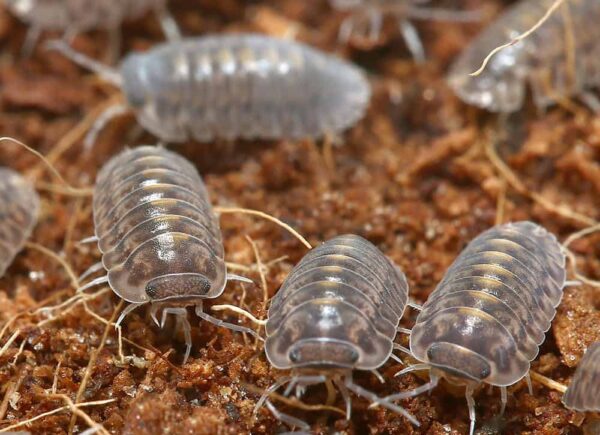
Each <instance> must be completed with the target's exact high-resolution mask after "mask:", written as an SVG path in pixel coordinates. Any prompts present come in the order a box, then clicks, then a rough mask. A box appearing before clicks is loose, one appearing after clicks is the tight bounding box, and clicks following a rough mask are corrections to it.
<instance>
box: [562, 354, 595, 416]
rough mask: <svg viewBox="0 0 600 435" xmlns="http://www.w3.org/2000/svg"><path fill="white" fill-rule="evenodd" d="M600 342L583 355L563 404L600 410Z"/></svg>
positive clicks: (592, 410)
mask: <svg viewBox="0 0 600 435" xmlns="http://www.w3.org/2000/svg"><path fill="white" fill-rule="evenodd" d="M598 387H600V342H596V343H594V344H592V345H591V346H590V347H589V348H588V350H587V351H586V352H585V354H584V355H583V358H582V359H581V361H580V362H579V365H578V366H577V370H575V375H574V376H573V379H572V380H571V383H570V384H569V388H567V391H565V394H564V396H563V398H562V402H563V404H564V405H565V406H566V407H567V408H569V409H574V410H576V411H579V412H600V389H599V388H598Z"/></svg>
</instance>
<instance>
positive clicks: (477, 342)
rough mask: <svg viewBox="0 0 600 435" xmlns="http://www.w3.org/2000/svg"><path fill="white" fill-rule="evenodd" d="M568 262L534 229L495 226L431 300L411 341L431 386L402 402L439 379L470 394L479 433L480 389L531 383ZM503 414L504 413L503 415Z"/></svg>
mask: <svg viewBox="0 0 600 435" xmlns="http://www.w3.org/2000/svg"><path fill="white" fill-rule="evenodd" d="M565 276H566V270H565V255H564V253H563V250H562V248H561V245H560V244H559V243H558V242H557V240H556V238H555V237H554V236H553V235H552V234H550V233H549V232H548V231H546V230H545V229H544V228H542V227H541V226H539V225H537V224H534V223H533V222H516V223H509V224H504V225H499V226H495V227H493V228H491V229H489V230H487V231H485V232H483V233H482V234H480V235H479V236H478V237H476V238H475V239H474V240H473V241H471V242H470V243H469V245H468V246H467V247H466V248H465V249H464V250H463V252H462V253H461V254H460V255H459V256H458V257H457V258H456V260H455V261H454V263H453V264H452V265H451V266H450V268H449V269H448V271H447V272H446V274H445V275H444V278H443V279H442V281H441V282H440V283H439V284H438V286H437V287H436V289H435V291H434V292H433V293H431V295H430V296H429V298H428V300H427V302H426V303H425V305H423V309H422V311H421V312H420V313H419V316H418V317H417V320H416V323H415V325H414V327H413V328H412V332H411V334H410V351H411V353H412V354H413V356H414V357H415V358H416V359H417V360H419V361H421V364H416V365H414V366H411V367H409V368H407V369H405V370H403V371H401V372H399V374H401V373H406V372H409V371H414V370H430V381H429V382H428V383H427V384H424V385H422V386H420V387H418V388H416V389H414V390H412V391H407V392H402V393H398V394H394V395H392V396H388V397H386V398H385V400H398V399H405V398H408V397H413V396H416V395H418V394H420V393H422V392H425V391H429V390H431V389H433V388H434V387H435V386H436V385H437V383H438V381H439V379H440V378H442V377H443V378H445V379H446V380H448V381H449V382H451V383H453V384H457V385H463V386H465V387H466V399H467V403H468V407H469V417H470V420H471V426H470V433H471V434H473V432H474V429H475V402H474V399H473V391H474V389H475V387H477V386H478V385H479V384H480V383H487V384H490V385H494V386H498V387H500V388H501V393H502V394H501V396H502V412H503V411H504V408H505V405H506V401H507V391H506V387H507V386H509V385H512V384H514V383H516V382H517V381H519V380H520V379H522V378H524V377H527V380H528V381H529V377H528V371H529V366H530V362H531V361H532V360H533V359H534V358H535V357H536V356H537V354H538V349H539V346H540V345H541V344H542V342H543V341H544V338H545V332H546V331H547V330H548V329H549V328H550V322H551V321H552V319H553V318H554V315H555V314H556V306H557V305H558V304H559V303H560V300H561V298H562V294H563V288H564V286H565ZM502 412H501V413H502Z"/></svg>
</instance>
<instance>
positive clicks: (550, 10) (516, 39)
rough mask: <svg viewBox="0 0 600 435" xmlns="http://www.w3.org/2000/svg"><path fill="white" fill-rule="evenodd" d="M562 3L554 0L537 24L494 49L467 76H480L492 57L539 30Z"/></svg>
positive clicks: (560, 0) (563, 0)
mask: <svg viewBox="0 0 600 435" xmlns="http://www.w3.org/2000/svg"><path fill="white" fill-rule="evenodd" d="M564 2H565V0H556V1H555V2H554V3H553V4H552V6H550V7H549V8H548V10H547V11H546V13H545V14H544V16H543V17H542V18H540V19H539V21H538V22H537V23H535V24H534V25H533V26H532V27H531V28H530V29H529V30H527V31H525V32H523V33H521V34H520V35H517V36H516V37H514V38H513V39H511V40H510V41H509V42H507V43H506V44H502V45H500V46H498V47H496V48H494V49H493V50H492V51H490V52H489V54H488V55H487V56H486V57H485V59H484V60H483V63H482V64H481V66H480V67H479V69H478V70H477V71H474V72H472V73H470V74H469V75H470V76H471V77H476V76H478V75H480V74H481V73H482V72H483V71H484V70H485V68H486V67H487V64H488V63H489V61H490V60H491V59H492V57H494V56H495V55H496V54H498V53H499V52H500V51H502V50H504V49H506V48H508V47H512V46H513V45H516V44H518V43H519V42H521V41H522V40H524V39H525V38H527V37H528V36H529V35H531V34H532V33H533V32H535V31H536V30H537V29H539V28H540V27H541V26H542V25H543V24H544V23H545V22H546V21H548V19H549V18H550V17H551V16H552V14H553V13H554V11H556V10H557V9H558V8H559V7H560V6H561V5H562V4H563V3H564Z"/></svg>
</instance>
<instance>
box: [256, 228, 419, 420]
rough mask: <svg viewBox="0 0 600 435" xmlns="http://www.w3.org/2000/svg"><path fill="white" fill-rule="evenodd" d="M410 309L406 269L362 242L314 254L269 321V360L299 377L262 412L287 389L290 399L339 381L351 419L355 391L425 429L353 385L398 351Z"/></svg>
mask: <svg viewBox="0 0 600 435" xmlns="http://www.w3.org/2000/svg"><path fill="white" fill-rule="evenodd" d="M407 304H408V284H407V282H406V278H405V276H404V274H403V273H402V271H401V270H400V269H399V268H398V266H396V265H395V264H393V263H392V262H391V260H389V259H388V258H387V257H386V256H385V255H383V253H382V252H381V251H379V249H377V248H376V247H375V246H374V245H373V244H372V243H370V242H369V241H367V240H365V239H363V238H362V237H359V236H356V235H345V236H339V237H335V238H333V239H331V240H328V241H327V242H325V243H324V244H323V245H321V246H319V247H317V248H315V249H313V250H312V251H310V252H309V253H308V254H307V255H305V256H304V258H303V259H302V260H301V261H300V263H299V264H298V265H297V266H296V267H295V268H294V269H293V270H292V271H291V272H290V274H289V276H288V277H287V278H286V280H285V282H284V283H283V284H282V286H281V288H280V290H279V291H278V292H277V294H276V295H275V297H274V298H273V301H272V303H271V307H270V308H269V313H268V320H267V323H266V334H267V338H266V341H265V353H266V355H267V359H268V360H269V362H270V364H271V365H272V366H273V367H276V368H278V369H290V370H291V371H292V374H291V376H286V377H283V378H281V379H279V380H278V381H277V382H276V383H275V384H274V385H272V386H271V387H269V388H268V389H267V390H266V392H265V393H264V395H263V396H262V397H261V399H260V400H259V402H258V403H257V405H256V408H255V410H258V409H259V408H260V407H261V406H262V404H263V403H264V402H265V400H266V399H267V397H268V395H269V394H270V393H271V392H274V391H275V390H277V389H278V388H279V387H281V386H283V385H285V384H289V385H288V386H287V389H286V391H285V395H288V394H290V393H291V392H292V390H293V389H294V387H295V388H296V389H302V388H303V387H305V386H307V385H312V384H318V383H322V382H333V383H334V384H335V385H336V386H337V387H338V388H339V389H340V391H341V392H342V395H343V397H344V400H345V401H346V415H347V418H350V411H351V398H350V395H349V392H348V390H350V391H353V392H354V393H356V394H357V395H359V396H362V397H365V398H367V399H368V400H370V401H372V402H373V403H377V404H381V405H382V406H385V407H387V408H389V409H391V410H393V411H395V412H398V413H401V414H402V415H404V416H405V417H407V418H408V419H409V420H410V421H411V422H413V423H414V424H417V425H418V422H417V421H416V419H415V418H414V417H413V416H412V415H410V414H409V413H408V412H407V411H405V410H404V409H402V408H400V407H398V406H395V405H393V404H392V403H387V402H385V403H384V402H382V401H381V400H380V399H379V398H378V397H377V396H376V395H375V394H374V393H372V392H370V391H367V390H365V389H364V388H362V387H360V386H359V385H357V384H355V383H354V382H353V381H352V371H353V370H376V369H377V368H378V367H380V366H382V365H383V364H385V362H386V361H387V360H388V359H389V358H390V356H391V355H392V350H393V349H394V348H397V347H398V346H396V345H395V344H394V337H395V336H396V332H397V331H398V323H399V321H400V318H401V317H402V314H403V312H404V309H405V307H406V305H407ZM267 405H268V407H269V409H270V410H271V411H272V412H273V413H274V415H275V416H276V417H277V418H278V419H280V420H281V421H284V422H286V423H288V424H290V425H293V426H299V427H302V428H304V429H309V427H308V425H307V424H306V423H305V422H302V421H301V420H298V419H297V418H295V417H291V416H289V415H287V414H283V413H281V412H279V411H278V410H276V409H275V408H274V406H272V405H271V404H270V403H269V402H267Z"/></svg>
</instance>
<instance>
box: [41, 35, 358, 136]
mask: <svg viewBox="0 0 600 435" xmlns="http://www.w3.org/2000/svg"><path fill="white" fill-rule="evenodd" d="M52 47H54V48H55V49H58V50H59V51H61V52H62V53H63V54H64V55H66V56H68V57H70V58H72V59H73V60H74V61H76V62H78V63H80V64H82V65H84V66H86V67H88V68H90V69H92V70H94V71H96V72H98V73H99V74H100V75H102V76H103V77H104V78H105V79H107V80H110V81H112V82H113V83H114V84H116V85H117V86H120V87H121V89H122V91H123V94H124V95H125V99H126V103H125V104H123V105H120V106H113V107H110V108H109V109H107V112H106V113H105V114H104V115H103V116H100V118H99V119H98V121H97V123H96V125H95V126H94V127H93V128H92V129H91V131H90V134H89V135H88V138H87V139H86V145H87V146H90V145H91V144H92V143H93V141H94V138H95V135H96V134H97V132H98V131H99V130H100V129H101V128H102V127H103V125H104V124H105V123H106V122H108V120H109V119H111V118H112V117H113V116H116V115H118V114H121V113H123V112H125V111H129V110H133V111H134V112H135V114H136V116H137V119H138V121H139V122H140V124H141V125H142V126H143V127H144V128H146V129H147V130H149V131H150V132H151V133H153V134H154V135H156V136H157V137H159V138H160V139H162V140H163V141H167V142H184V141H186V140H189V139H195V140H197V141H200V142H209V141H212V140H214V139H217V138H221V139H230V140H232V139H256V138H262V139H285V138H289V139H297V138H306V137H311V138H318V137H321V136H323V135H326V134H335V133H337V132H340V131H342V130H344V129H346V128H348V127H350V126H351V125H353V124H354V123H355V122H357V121H358V120H359V119H361V118H362V116H363V115H364V113H365V110H366V106H367V104H368V102H369V98H370V87H369V83H368V82H367V80H366V79H365V77H364V75H363V73H362V72H361V71H360V70H359V69H358V68H357V67H355V66H353V65H351V64H349V63H347V62H345V61H343V60H341V59H338V58H336V57H334V56H330V55H327V54H325V53H322V52H320V51H317V50H315V49H313V48H311V47H308V46H306V45H304V44H300V43H296V42H293V41H289V40H284V39H277V38H271V37H267V36H262V35H255V34H237V35H218V36H204V37H200V38H188V39H183V40H181V41H178V42H172V43H165V44H161V45H158V46H156V47H154V48H153V49H151V50H150V51H148V52H146V53H135V54H130V55H129V56H127V57H126V58H125V60H124V61H123V62H122V64H121V66H120V68H119V70H118V71H115V70H111V69H110V68H108V67H106V66H103V65H99V64H97V63H96V62H94V61H92V60H91V59H88V58H86V57H84V56H83V55H81V54H79V53H77V52H75V51H73V50H72V49H71V48H70V47H68V46H67V45H66V44H64V43H61V42H56V43H53V44H52Z"/></svg>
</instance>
